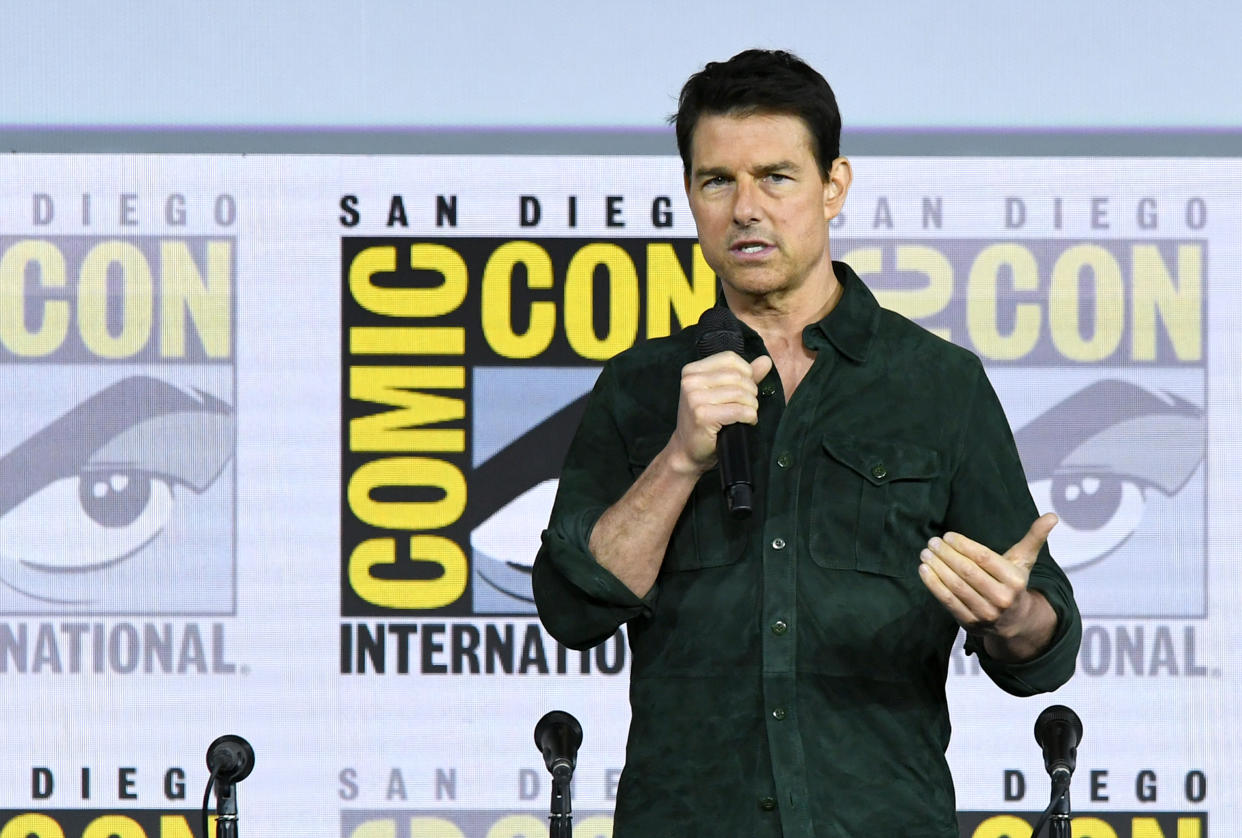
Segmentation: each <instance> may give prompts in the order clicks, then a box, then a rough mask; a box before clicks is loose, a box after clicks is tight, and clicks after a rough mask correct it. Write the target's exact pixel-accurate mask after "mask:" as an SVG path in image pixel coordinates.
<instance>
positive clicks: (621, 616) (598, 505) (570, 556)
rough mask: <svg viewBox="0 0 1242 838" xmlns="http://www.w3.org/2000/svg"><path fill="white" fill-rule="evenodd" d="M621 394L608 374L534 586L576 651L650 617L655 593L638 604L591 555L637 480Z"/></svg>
mask: <svg viewBox="0 0 1242 838" xmlns="http://www.w3.org/2000/svg"><path fill="white" fill-rule="evenodd" d="M616 401H617V391H616V389H615V383H614V379H613V376H612V373H611V371H610V368H609V367H607V366H605V368H604V370H603V372H601V373H600V377H599V380H598V381H597V382H596V384H595V388H594V389H593V390H592V393H591V397H590V399H589V400H588V402H587V407H586V411H585V413H584V414H583V417H582V422H581V424H580V425H579V427H578V431H577V433H576V434H575V435H574V439H573V442H572V443H571V444H570V447H569V453H568V454H567V455H566V458H565V465H564V467H563V468H562V469H561V477H560V484H559V486H558V488H557V492H556V502H555V503H554V504H553V506H552V515H551V518H550V520H549V522H548V528H547V529H546V530H544V532H543V539H542V545H541V546H540V549H539V554H538V555H537V556H536V557H535V565H534V569H533V579H532V584H533V587H534V595H535V606H536V608H538V611H539V619H540V621H541V622H542V623H543V625H544V627H545V628H546V629H547V630H548V632H549V633H550V634H551V635H552V636H553V637H555V638H556V639H557V640H559V641H560V642H561V643H563V644H564V645H566V646H568V647H570V648H572V649H586V648H590V647H592V646H595V645H597V644H599V643H601V642H603V641H604V640H606V639H608V638H609V637H611V636H612V635H613V633H614V632H616V630H617V629H618V628H619V627H620V626H621V625H622V624H623V623H625V622H627V621H628V620H630V619H633V618H634V617H637V616H639V615H643V614H650V613H651V606H652V603H653V601H654V598H655V596H656V590H655V588H653V589H652V591H651V592H650V593H649V594H648V595H647V596H645V597H639V596H638V595H637V594H635V593H634V592H633V591H631V590H630V589H629V588H628V587H626V586H625V584H624V583H623V582H621V581H620V580H619V579H617V577H616V576H614V575H613V574H612V573H610V572H609V571H608V570H607V569H605V568H604V567H603V566H602V565H600V564H599V562H597V561H596V560H595V557H594V556H593V555H592V554H591V551H590V548H589V544H590V540H591V530H592V529H593V528H594V527H595V523H596V521H598V520H599V517H600V516H601V515H602V514H603V513H604V510H606V509H607V508H608V507H609V506H611V505H612V504H613V503H615V502H616V501H617V500H618V499H619V498H620V497H621V496H622V495H623V494H624V493H625V491H626V489H628V488H629V486H630V484H631V483H632V482H633V479H634V475H633V474H632V471H631V466H630V459H631V458H630V457H629V455H628V453H627V451H626V446H625V441H624V439H623V437H622V435H621V433H620V431H619V430H618V424H617V418H616V410H617V404H616Z"/></svg>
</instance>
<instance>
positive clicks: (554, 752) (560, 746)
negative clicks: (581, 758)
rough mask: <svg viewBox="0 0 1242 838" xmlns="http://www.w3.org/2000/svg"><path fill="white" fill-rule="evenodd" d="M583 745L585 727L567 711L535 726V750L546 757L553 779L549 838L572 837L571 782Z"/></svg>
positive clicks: (548, 716)
mask: <svg viewBox="0 0 1242 838" xmlns="http://www.w3.org/2000/svg"><path fill="white" fill-rule="evenodd" d="M581 744H582V725H580V724H578V720H577V719H575V718H574V717H573V716H571V715H569V714H568V713H566V712H565V711H564V710H553V711H551V712H549V713H545V714H544V716H543V718H542V719H540V720H539V721H538V722H537V723H536V724H535V747H536V748H538V749H539V752H540V753H541V754H543V764H544V765H546V766H547V768H548V772H549V773H550V774H551V775H552V805H551V809H550V812H549V814H548V836H549V838H570V836H571V835H573V828H574V827H573V821H574V816H573V806H572V804H571V803H570V785H569V784H570V780H572V779H573V776H574V768H575V767H576V766H577V763H578V747H579V746H580V745H581Z"/></svg>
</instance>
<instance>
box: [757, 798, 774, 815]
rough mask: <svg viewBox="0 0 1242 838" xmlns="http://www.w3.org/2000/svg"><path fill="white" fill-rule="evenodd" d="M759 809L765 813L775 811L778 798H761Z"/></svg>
mask: <svg viewBox="0 0 1242 838" xmlns="http://www.w3.org/2000/svg"><path fill="white" fill-rule="evenodd" d="M759 808H760V809H762V810H763V811H765V812H771V811H772V810H773V809H775V808H776V798H775V797H761V798H759Z"/></svg>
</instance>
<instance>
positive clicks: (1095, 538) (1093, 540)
mask: <svg viewBox="0 0 1242 838" xmlns="http://www.w3.org/2000/svg"><path fill="white" fill-rule="evenodd" d="M1030 489H1031V497H1032V498H1033V499H1034V501H1035V506H1036V507H1038V508H1039V509H1040V510H1043V511H1045V512H1055V513H1056V514H1057V517H1059V518H1060V519H1061V520H1060V523H1058V524H1057V526H1056V527H1054V528H1053V530H1052V534H1051V535H1050V536H1048V546H1049V549H1051V550H1052V554H1053V555H1054V556H1056V557H1057V561H1058V562H1059V563H1060V564H1061V566H1062V567H1064V568H1065V569H1066V570H1070V569H1073V568H1077V567H1085V566H1086V565H1089V564H1092V563H1094V562H1098V561H1100V560H1101V559H1103V558H1106V557H1107V556H1108V555H1109V554H1111V553H1112V552H1113V551H1114V550H1116V549H1117V548H1119V547H1120V546H1121V545H1122V544H1125V542H1126V540H1127V539H1128V538H1129V537H1130V536H1131V535H1132V534H1133V533H1134V531H1135V530H1137V529H1138V528H1139V525H1140V524H1142V522H1143V511H1144V509H1145V508H1146V506H1147V499H1146V497H1145V495H1144V487H1143V486H1142V485H1141V484H1140V483H1138V482H1137V481H1136V480H1134V479H1133V478H1132V477H1130V476H1129V475H1117V474H1107V473H1099V474H1073V475H1056V476H1053V477H1050V478H1045V479H1043V480H1033V481H1031V483H1030Z"/></svg>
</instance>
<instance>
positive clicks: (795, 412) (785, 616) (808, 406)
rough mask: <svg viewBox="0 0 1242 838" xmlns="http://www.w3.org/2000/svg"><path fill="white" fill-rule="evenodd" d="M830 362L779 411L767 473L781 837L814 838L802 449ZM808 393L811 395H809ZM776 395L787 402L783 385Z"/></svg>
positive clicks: (767, 606) (768, 638)
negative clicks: (805, 717) (805, 722)
mask: <svg viewBox="0 0 1242 838" xmlns="http://www.w3.org/2000/svg"><path fill="white" fill-rule="evenodd" d="M830 365H831V358H828V357H825V358H823V359H822V362H817V364H816V366H815V367H813V368H812V371H811V372H810V373H808V375H807V376H806V379H805V380H804V381H803V382H802V383H801V384H800V385H799V393H800V395H801V396H802V398H800V399H796V400H794V401H793V402H792V406H786V407H785V408H784V409H783V410H780V412H779V414H778V415H779V417H780V420H779V422H778V423H777V426H776V434H775V437H774V439H773V440H772V443H771V447H770V448H769V462H768V468H767V472H768V486H767V489H768V497H767V505H766V509H767V511H768V514H767V517H766V519H765V521H764V532H763V624H762V625H763V628H762V629H761V630H762V631H763V643H762V648H763V699H764V703H763V713H764V716H765V724H766V727H767V733H768V748H769V752H770V756H771V760H772V779H773V782H774V784H775V788H776V795H775V804H776V805H775V806H774V807H772V808H779V810H780V818H781V832H782V834H783V835H784V836H786V838H791V837H792V836H806V838H813V836H814V825H813V824H812V822H811V818H810V809H809V805H808V804H809V798H808V782H807V774H806V765H807V761H806V754H805V752H804V750H803V737H802V731H801V722H800V719H799V713H798V710H799V708H798V700H797V690H798V679H797V651H796V650H797V640H798V637H797V634H798V617H797V578H798V561H799V557H800V555H801V553H802V549H801V545H800V544H799V538H800V535H799V532H800V527H799V526H798V523H799V522H798V516H799V508H798V491H797V489H798V485H799V482H800V478H801V473H802V469H803V466H804V462H805V460H806V458H805V457H804V456H803V451H804V450H805V447H806V446H805V443H804V441H805V438H806V436H807V434H808V432H809V427H808V424H809V417H810V416H811V415H812V414H813V413H814V412H815V411H814V410H813V407H814V403H815V402H816V401H817V399H815V398H814V397H813V396H812V393H813V392H814V390H813V389H812V387H813V386H814V381H813V379H818V380H820V381H822V380H823V379H824V377H825V376H826V375H827V372H828V370H827V369H826V367H827V366H830ZM803 388H806V389H807V390H810V391H811V392H804V391H803ZM761 393H762V389H761ZM770 397H771V398H773V399H783V395H782V394H781V393H780V392H779V388H777V391H776V392H774V393H772V395H771V396H770ZM808 397H810V398H808ZM777 409H778V410H779V407H778V408H777ZM773 412H776V411H773ZM761 422H762V420H761ZM803 514H805V513H803ZM811 723H813V721H812V722H811ZM760 805H761V807H762V806H763V805H764V801H762V800H761V802H760Z"/></svg>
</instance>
